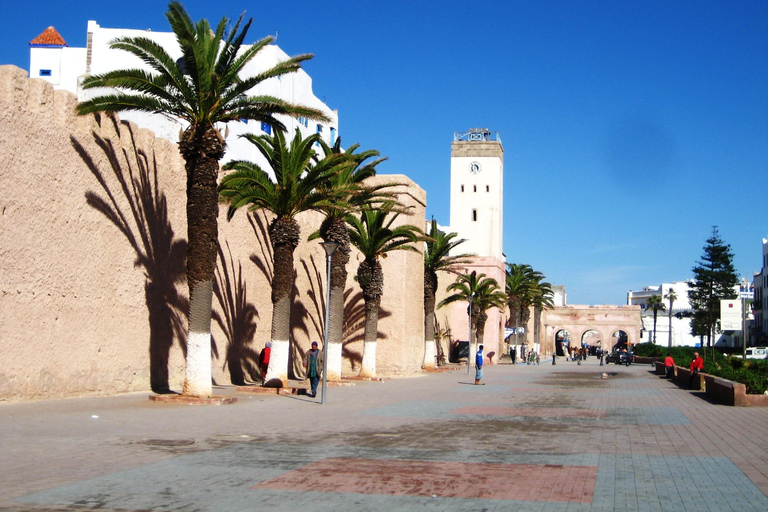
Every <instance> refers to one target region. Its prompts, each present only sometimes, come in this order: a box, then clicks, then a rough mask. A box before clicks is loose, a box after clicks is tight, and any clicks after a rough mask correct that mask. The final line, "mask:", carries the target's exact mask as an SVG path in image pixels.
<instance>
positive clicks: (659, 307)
mask: <svg viewBox="0 0 768 512" xmlns="http://www.w3.org/2000/svg"><path fill="white" fill-rule="evenodd" d="M645 306H646V308H648V309H650V310H652V311H653V340H652V341H653V344H654V345H655V344H656V320H657V318H658V314H659V311H664V309H665V308H664V302H663V301H662V298H661V296H660V295H656V294H655V293H654V294H653V295H651V296H650V297H648V300H647V301H645Z"/></svg>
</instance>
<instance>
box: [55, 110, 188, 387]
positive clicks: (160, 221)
mask: <svg viewBox="0 0 768 512" xmlns="http://www.w3.org/2000/svg"><path fill="white" fill-rule="evenodd" d="M110 119H111V120H112V122H113V123H114V125H115V133H116V139H117V140H111V139H108V138H104V137H102V136H100V135H99V134H97V133H96V132H93V133H92V134H93V139H94V141H95V143H96V145H97V146H99V148H100V149H101V151H103V153H104V155H105V156H106V157H107V160H108V161H109V167H110V170H111V173H112V175H114V178H115V179H116V180H117V183H118V188H119V191H113V190H112V188H111V187H110V184H109V183H108V181H107V178H106V177H105V174H104V173H103V172H102V170H101V169H100V168H99V166H98V165H97V164H96V162H95V161H94V158H93V157H92V156H91V155H90V154H89V153H88V151H87V150H86V148H85V146H84V145H83V144H82V143H81V142H80V141H79V140H77V138H76V137H74V136H70V142H71V144H72V146H73V147H74V149H75V151H77V153H78V155H79V156H80V158H81V159H82V160H83V162H84V163H85V164H86V166H87V167H88V169H89V170H90V171H91V173H92V174H93V176H94V177H95V178H96V181H97V182H98V183H99V185H100V186H101V189H102V192H103V194H104V195H99V194H98V193H97V192H94V191H87V192H86V193H85V199H86V202H87V203H88V205H89V206H91V207H92V208H94V209H95V210H97V211H98V212H100V213H101V214H103V215H104V216H105V217H106V218H107V220H109V221H110V222H111V223H112V224H114V225H115V227H117V229H118V230H119V231H120V232H121V233H122V234H123V236H125V238H126V240H127V241H128V243H129V244H130V246H131V248H132V249H133V250H134V252H135V253H136V259H135V261H134V266H135V267H141V268H142V269H143V270H144V275H145V282H144V296H145V300H146V305H147V311H148V314H149V329H150V334H149V363H150V384H151V387H152V390H153V391H154V392H156V393H169V392H171V391H170V385H169V374H168V361H169V355H170V350H171V347H172V346H173V342H174V340H178V342H179V345H180V347H181V349H182V351H183V352H184V354H185V355H186V324H187V314H188V311H189V299H188V298H187V297H185V296H183V295H181V294H179V290H178V286H179V285H181V284H183V283H184V282H185V281H186V256H187V242H186V240H184V239H182V238H176V237H175V235H174V231H173V227H172V226H171V222H170V219H169V217H168V204H167V200H166V196H165V194H164V193H162V192H161V191H160V190H159V185H158V179H157V176H158V171H157V160H156V156H155V153H154V151H151V152H150V153H149V154H147V152H145V151H144V150H143V149H140V148H137V146H136V134H135V133H134V130H135V127H133V126H131V125H130V124H128V123H122V122H121V123H119V122H118V121H117V120H116V119H115V118H114V117H112V118H110ZM116 194H118V195H116ZM118 196H119V197H118ZM123 201H125V203H127V210H129V211H128V212H127V213H126V212H125V211H124V209H123V206H121V205H122V204H124V203H123Z"/></svg>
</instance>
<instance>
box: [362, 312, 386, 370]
mask: <svg viewBox="0 0 768 512" xmlns="http://www.w3.org/2000/svg"><path fill="white" fill-rule="evenodd" d="M380 302H381V301H380V299H374V300H367V301H365V341H364V344H363V362H362V365H361V368H360V376H361V377H366V378H373V377H376V340H377V335H378V327H379V303H380Z"/></svg>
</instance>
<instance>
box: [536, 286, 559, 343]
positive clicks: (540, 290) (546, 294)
mask: <svg viewBox="0 0 768 512" xmlns="http://www.w3.org/2000/svg"><path fill="white" fill-rule="evenodd" d="M543 278H544V275H543V274H542V276H541V279H543ZM541 279H537V280H536V281H534V282H533V283H532V286H531V305H532V306H533V342H534V343H538V344H539V347H541V313H542V311H544V310H545V309H552V308H554V307H555V302H554V295H555V294H554V292H553V291H552V285H551V284H550V283H548V282H546V281H542V280H541Z"/></svg>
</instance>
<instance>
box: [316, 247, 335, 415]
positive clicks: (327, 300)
mask: <svg viewBox="0 0 768 512" xmlns="http://www.w3.org/2000/svg"><path fill="white" fill-rule="evenodd" d="M320 245H322V246H323V249H325V266H326V268H327V274H326V281H325V337H324V338H323V396H322V398H321V399H320V403H321V404H324V403H325V390H326V385H327V383H328V329H329V325H330V319H331V318H330V317H331V258H332V257H333V253H334V252H336V249H337V248H338V247H339V244H338V243H336V242H320Z"/></svg>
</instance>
